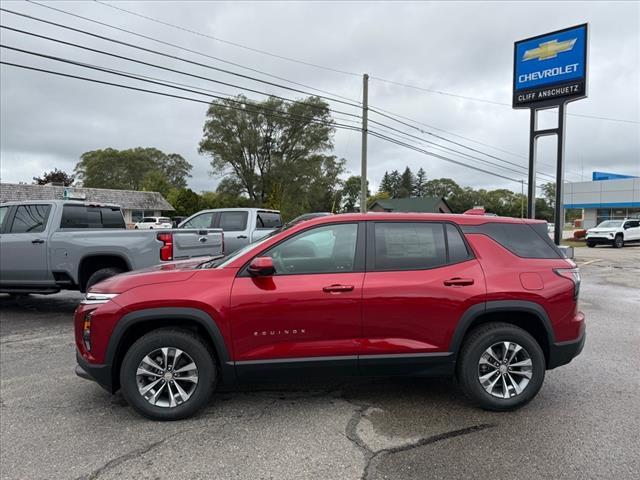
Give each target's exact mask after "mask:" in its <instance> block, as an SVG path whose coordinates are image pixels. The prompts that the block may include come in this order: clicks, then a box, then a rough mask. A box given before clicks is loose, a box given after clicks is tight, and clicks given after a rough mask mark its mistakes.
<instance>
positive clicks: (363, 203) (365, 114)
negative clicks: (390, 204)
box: [360, 73, 369, 213]
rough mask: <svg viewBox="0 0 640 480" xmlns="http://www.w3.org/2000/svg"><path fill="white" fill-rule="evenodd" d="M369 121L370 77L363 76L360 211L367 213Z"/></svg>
mask: <svg viewBox="0 0 640 480" xmlns="http://www.w3.org/2000/svg"><path fill="white" fill-rule="evenodd" d="M368 120H369V75H367V74H366V73H365V74H364V75H363V76H362V166H361V168H360V211H361V212H362V213H366V211H367V135H368V134H369V132H368V130H367V129H368Z"/></svg>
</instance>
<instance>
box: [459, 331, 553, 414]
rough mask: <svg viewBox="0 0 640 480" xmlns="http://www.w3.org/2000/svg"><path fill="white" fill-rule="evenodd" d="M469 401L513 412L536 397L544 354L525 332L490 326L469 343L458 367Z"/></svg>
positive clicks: (542, 373) (493, 408) (468, 340)
mask: <svg viewBox="0 0 640 480" xmlns="http://www.w3.org/2000/svg"><path fill="white" fill-rule="evenodd" d="M457 374H458V380H459V381H460V384H461V386H462V390H463V391H464V393H465V394H466V395H467V397H469V399H470V400H471V401H472V402H474V403H476V404H477V405H479V406H480V407H482V408H484V409H486V410H495V411H503V410H513V409H516V408H518V407H521V406H522V405H524V404H526V403H527V402H529V401H530V400H531V399H532V398H533V397H535V396H536V394H537V393H538V391H539V390H540V387H542V382H543V381H544V375H545V360H544V353H543V352H542V349H541V348H540V345H538V342H536V340H535V339H534V338H533V337H532V336H531V335H529V333H527V332H526V331H525V330H523V329H521V328H519V327H516V326H514V325H511V324H508V323H489V324H485V325H482V326H480V327H478V328H476V329H474V330H473V331H472V332H471V333H470V334H469V335H468V336H467V338H466V339H465V341H464V344H463V346H462V349H461V352H460V358H459V360H458V365H457Z"/></svg>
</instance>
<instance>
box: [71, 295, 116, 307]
mask: <svg viewBox="0 0 640 480" xmlns="http://www.w3.org/2000/svg"><path fill="white" fill-rule="evenodd" d="M117 296H118V294H117V293H87V295H86V296H85V297H84V299H83V300H82V302H80V303H81V304H83V305H97V304H100V303H107V302H108V301H109V300H111V299H112V298H114V297H117Z"/></svg>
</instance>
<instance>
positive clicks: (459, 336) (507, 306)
mask: <svg viewBox="0 0 640 480" xmlns="http://www.w3.org/2000/svg"><path fill="white" fill-rule="evenodd" d="M499 312H525V313H530V314H533V315H535V316H536V317H537V318H538V319H539V320H540V322H541V323H542V326H543V327H544V329H545V331H546V333H547V339H548V345H546V347H548V348H551V347H552V346H553V345H554V343H555V335H554V333H553V328H552V327H551V321H550V320H549V316H548V315H547V312H546V311H545V309H544V308H542V307H541V306H540V305H538V304H537V303H535V302H529V301H526V300H494V301H489V302H483V303H478V304H476V305H472V306H471V307H469V308H468V309H467V310H466V311H465V312H464V313H463V314H462V317H461V318H460V321H458V325H457V326H456V330H455V332H454V333H453V337H452V338H451V343H450V344H449V351H450V352H455V353H456V354H457V353H458V352H459V351H460V347H461V346H462V340H463V339H464V336H465V335H466V334H467V332H468V331H469V328H471V326H472V325H473V322H474V321H475V320H476V319H477V318H478V317H480V316H481V315H484V314H487V313H499Z"/></svg>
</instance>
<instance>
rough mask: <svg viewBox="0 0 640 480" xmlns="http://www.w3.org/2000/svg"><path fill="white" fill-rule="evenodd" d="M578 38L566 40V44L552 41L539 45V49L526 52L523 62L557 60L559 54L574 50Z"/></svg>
mask: <svg viewBox="0 0 640 480" xmlns="http://www.w3.org/2000/svg"><path fill="white" fill-rule="evenodd" d="M576 40H577V38H574V39H572V40H565V41H564V42H559V41H558V40H551V41H550V42H543V43H541V44H540V45H538V47H537V48H532V49H531V50H527V51H526V52H524V55H523V56H522V60H523V61H526V60H533V59H535V58H537V59H538V60H547V59H549V58H555V57H557V56H558V54H559V53H562V52H570V51H571V50H573V46H574V45H575V44H576Z"/></svg>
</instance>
